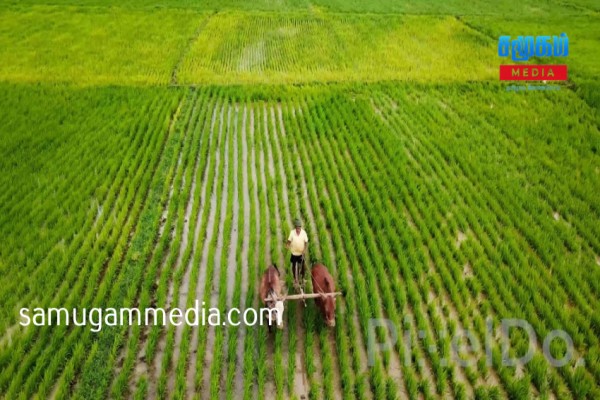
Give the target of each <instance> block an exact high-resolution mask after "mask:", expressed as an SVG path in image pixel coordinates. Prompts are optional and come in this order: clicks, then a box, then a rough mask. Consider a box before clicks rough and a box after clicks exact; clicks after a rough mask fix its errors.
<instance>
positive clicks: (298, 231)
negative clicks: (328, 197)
mask: <svg viewBox="0 0 600 400" xmlns="http://www.w3.org/2000/svg"><path fill="white" fill-rule="evenodd" d="M294 227H295V228H294V229H293V230H292V231H291V232H290V236H288V240H287V243H286V247H287V248H288V249H290V253H292V257H291V258H290V261H291V263H292V275H293V276H294V279H296V280H298V278H299V277H297V276H295V275H294V271H295V269H294V265H295V264H298V269H299V271H300V274H301V276H302V279H304V255H305V254H306V248H307V247H308V236H307V235H306V231H305V230H304V229H302V222H301V221H300V219H298V218H296V220H295V221H294Z"/></svg>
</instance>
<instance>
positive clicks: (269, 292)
mask: <svg viewBox="0 0 600 400" xmlns="http://www.w3.org/2000/svg"><path fill="white" fill-rule="evenodd" d="M259 296H260V299H261V301H262V302H264V304H265V306H266V307H267V308H268V310H269V311H268V313H267V318H268V322H269V329H271V326H272V325H275V324H276V325H277V327H278V328H279V329H281V328H283V301H281V300H268V301H265V299H268V298H271V299H273V298H281V297H282V293H281V279H280V275H279V270H278V269H277V266H276V265H269V267H268V268H267V270H266V271H265V273H264V274H263V276H262V279H261V281H260V289H259Z"/></svg>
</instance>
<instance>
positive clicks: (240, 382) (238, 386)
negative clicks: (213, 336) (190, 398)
mask: <svg viewBox="0 0 600 400" xmlns="http://www.w3.org/2000/svg"><path fill="white" fill-rule="evenodd" d="M247 111H248V110H247V106H246V105H244V112H243V116H242V127H241V139H242V166H241V169H242V199H243V229H244V232H243V241H242V252H241V254H240V257H241V260H238V268H241V269H242V285H241V286H242V287H241V289H242V292H241V296H240V304H239V305H238V307H240V309H243V308H244V306H245V304H246V296H247V295H248V268H249V265H248V262H249V261H250V260H248V253H249V248H250V185H249V184H248V139H247V138H246V123H247V117H248V113H247ZM245 340H246V325H245V324H242V325H240V329H239V337H238V342H237V350H236V354H237V355H238V357H240V359H238V363H237V366H238V368H237V369H236V372H235V378H234V390H235V391H234V393H237V394H239V393H242V392H243V390H244V376H243V373H244V369H243V363H242V361H241V360H242V359H243V354H244V341H245Z"/></svg>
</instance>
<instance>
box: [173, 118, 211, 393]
mask: <svg viewBox="0 0 600 400" xmlns="http://www.w3.org/2000/svg"><path fill="white" fill-rule="evenodd" d="M213 118H214V112H213ZM194 129H195V128H194ZM192 145H193V146H200V144H195V143H194V144H192ZM198 157H200V155H199V156H198ZM197 163H198V160H196V165H195V166H194V175H193V177H192V188H191V193H192V196H193V197H192V198H193V199H195V198H196V191H197V188H196V187H197V184H198V168H197ZM207 166H208V163H207ZM207 172H208V168H206V169H205V170H204V174H205V175H206V173H207ZM204 177H205V176H204ZM205 188H206V182H205V181H204V182H203V185H202V187H201V189H202V193H203V192H204V190H205ZM202 206H203V203H200V207H199V208H198V212H197V214H196V215H191V214H192V210H193V209H194V201H190V202H189V203H188V205H187V208H186V219H185V222H186V225H187V230H186V231H184V235H183V236H182V240H184V238H185V240H186V248H187V246H188V244H189V236H190V232H189V225H190V221H191V219H192V218H195V224H194V233H193V237H192V243H191V245H192V251H191V256H190V258H189V261H188V263H187V265H186V266H185V270H184V274H183V278H182V281H181V286H180V291H179V298H178V299H177V307H178V308H179V309H185V307H186V306H187V297H188V292H189V288H190V274H191V270H192V268H193V265H192V261H193V259H194V254H195V253H196V251H197V247H198V236H199V234H200V226H201V223H200V222H201V221H200V220H201V217H202ZM184 253H185V252H183V253H179V257H178V264H181V261H182V257H183V254H184ZM177 269H178V268H176V270H177ZM184 327H185V326H184V324H181V325H178V326H176V327H175V345H174V348H173V357H172V359H171V363H172V364H171V365H172V368H171V369H170V373H169V379H168V388H169V393H174V388H175V383H176V381H177V376H176V369H177V363H178V361H179V357H180V348H181V342H182V337H183V331H184ZM185 356H186V355H184V357H185Z"/></svg>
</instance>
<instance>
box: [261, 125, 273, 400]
mask: <svg viewBox="0 0 600 400" xmlns="http://www.w3.org/2000/svg"><path fill="white" fill-rule="evenodd" d="M259 115H261V114H259ZM259 118H260V117H259ZM264 121H265V120H264V116H263V123H264ZM263 130H264V125H263V129H259V132H258V133H257V134H258V137H257V143H258V144H259V170H260V184H261V191H262V192H263V198H264V204H263V207H264V208H265V210H266V212H265V215H267V218H266V220H265V229H264V232H265V249H264V252H265V262H266V264H267V265H269V264H271V263H273V262H274V260H271V222H270V218H269V212H270V210H269V201H268V200H269V188H268V187H267V172H266V170H267V168H268V165H267V163H268V160H265V157H266V155H265V152H266V149H265V140H264V138H263V135H265V134H266V133H265V132H261V131H263ZM267 265H259V266H258V269H259V276H260V274H261V273H262V271H264V269H265V268H266V266H267ZM257 328H258V329H260V328H261V327H257ZM259 334H260V333H259ZM272 355H273V341H272V340H267V360H266V362H267V371H273V357H272ZM271 376H273V374H271ZM265 393H267V395H268V396H273V397H274V394H275V384H274V381H273V380H272V379H268V377H267V379H266V381H265Z"/></svg>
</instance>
